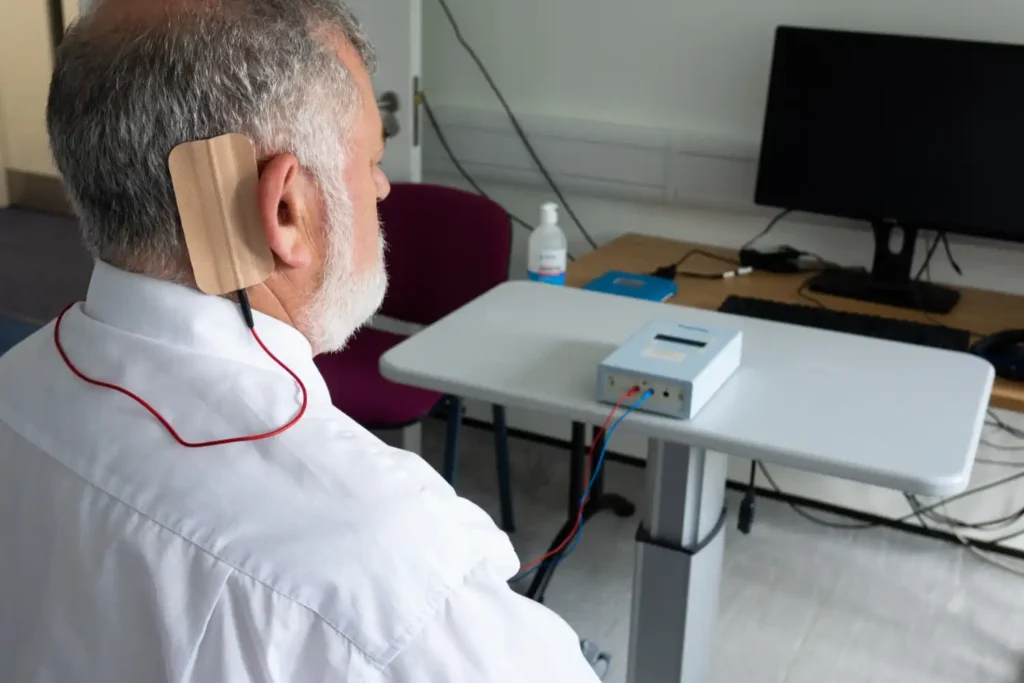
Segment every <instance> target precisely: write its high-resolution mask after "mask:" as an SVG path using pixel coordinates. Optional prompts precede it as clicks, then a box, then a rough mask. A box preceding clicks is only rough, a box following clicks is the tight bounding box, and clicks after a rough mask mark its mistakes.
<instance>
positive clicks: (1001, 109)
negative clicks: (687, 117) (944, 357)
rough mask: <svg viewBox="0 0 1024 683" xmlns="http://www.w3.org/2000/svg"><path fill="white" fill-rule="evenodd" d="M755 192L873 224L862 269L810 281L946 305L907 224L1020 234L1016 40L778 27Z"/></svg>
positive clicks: (829, 288) (932, 306)
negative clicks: (915, 269) (919, 276)
mask: <svg viewBox="0 0 1024 683" xmlns="http://www.w3.org/2000/svg"><path fill="white" fill-rule="evenodd" d="M755 201H756V202H757V203H758V204H761V205H766V206H774V207H779V208H784V209H792V210H795V211H806V212H812V213H819V214H828V215H832V216H840V217H844V218H852V219H862V220H865V221H870V222H871V224H872V225H873V226H874V236H875V257H874V264H873V268H872V270H871V271H864V270H829V271H826V272H823V273H821V274H820V275H818V276H816V277H815V278H813V280H812V281H811V282H810V283H809V287H810V289H811V290H812V291H817V292H821V293H826V294H834V295H838V296H844V297H850V298H856V299H862V300H867V301H875V302H879V303H886V304H890V305H896V306H902V307H907V308H915V309H921V310H926V311H930V312H935V313H944V312H948V311H949V310H950V309H952V308H953V306H955V305H956V302H957V300H958V299H959V293H958V292H957V291H955V290H952V289H949V288H946V287H940V286H937V285H933V284H930V283H925V282H917V281H915V280H914V279H913V278H912V275H911V268H912V266H913V258H914V245H915V242H916V241H917V234H918V231H919V230H937V231H946V232H951V233H961V234H965V235H977V236H982V237H991V238H996V239H1003V240H1010V241H1016V242H1024V46H1019V45H1002V44H994V43H979V42H967V41H958V40H946V39H937V38H914V37H908V36H897V35H882V34H871V33H855V32H848V31H831V30H819V29H808V28H796V27H780V28H779V29H778V31H777V33H776V37H775V51H774V58H773V60H772V69H771V83H770V86H769V92H768V104H767V108H766V113H765V121H764V134H763V137H762V145H761V158H760V162H759V167H758V176H757V191H756V196H755ZM901 235H902V238H903V239H902V243H899V242H900V240H899V239H898V237H899V236H901Z"/></svg>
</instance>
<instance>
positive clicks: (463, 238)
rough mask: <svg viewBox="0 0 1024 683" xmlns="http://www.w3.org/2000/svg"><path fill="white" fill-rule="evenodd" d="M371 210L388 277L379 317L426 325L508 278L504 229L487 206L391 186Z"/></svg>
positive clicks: (433, 188)
mask: <svg viewBox="0 0 1024 683" xmlns="http://www.w3.org/2000/svg"><path fill="white" fill-rule="evenodd" d="M379 211H380V217H381V223H382V225H383V232H384V238H385V240H386V242H387V253H386V256H385V258H386V261H387V269H388V278H389V285H388V293H387V296H386V297H385V299H384V305H383V306H382V307H381V310H380V312H381V313H382V314H383V315H386V316H388V317H390V318H395V319H398V320H403V321H405V322H409V323H415V324H418V325H429V324H431V323H433V322H435V321H437V320H439V319H440V318H443V317H444V316H446V315H448V314H449V313H451V312H452V311H454V310H456V309H457V308H459V307H461V306H464V305H465V304H467V303H469V302H470V301H472V300H473V299H475V298H476V297H478V296H480V295H481V294H483V293H484V292H486V291H487V290H489V289H491V288H492V287H495V286H496V285H498V284H500V283H502V282H504V281H505V280H507V279H508V267H509V257H510V256H511V253H512V225H511V222H510V221H509V217H508V214H507V213H506V212H505V210H504V209H503V208H501V206H500V205H498V204H497V203H495V202H493V201H491V200H490V199H487V198H485V197H481V196H479V195H475V194H471V193H469V192H464V191H462V190H458V189H455V188H452V187H442V186H439V185H425V184H411V183H396V184H395V185H393V186H392V188H391V194H390V196H389V197H388V198H387V199H385V200H384V201H383V202H381V204H380V207H379Z"/></svg>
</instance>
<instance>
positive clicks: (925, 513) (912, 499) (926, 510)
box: [757, 462, 1024, 576]
mask: <svg viewBox="0 0 1024 683" xmlns="http://www.w3.org/2000/svg"><path fill="white" fill-rule="evenodd" d="M757 465H758V469H759V470H760V471H761V473H762V474H763V475H764V476H765V479H767V480H768V483H769V485H770V486H771V487H772V489H773V490H774V491H775V492H776V493H777V494H779V495H781V496H786V495H787V494H786V493H785V492H784V491H783V490H782V489H781V488H780V487H779V485H778V484H777V483H775V480H774V479H773V478H772V476H771V474H770V473H769V472H768V469H767V468H766V467H765V466H764V464H763V463H761V462H758V463H757ZM1022 478H1024V472H1021V473H1017V474H1014V475H1011V476H1009V477H1005V478H1003V479H999V480H996V481H994V482H990V483H988V484H984V485H981V486H977V487H975V488H973V489H968V490H967V491H964V492H962V493H959V494H957V495H955V496H950V497H949V498H944V499H942V500H940V501H938V502H936V503H932V504H929V505H922V504H921V503H920V501H919V500H918V499H917V497H916V496H913V495H911V494H906V493H905V494H903V495H904V498H905V499H906V501H907V504H908V505H909V506H910V509H911V512H910V514H908V515H904V516H903V517H899V518H896V519H891V520H886V522H881V521H879V522H855V523H843V522H830V521H828V520H823V519H821V518H818V517H816V516H814V515H812V514H810V513H808V512H807V511H806V510H803V509H802V508H801V507H800V506H798V505H796V504H794V503H787V504H788V505H789V507H790V508H791V509H792V510H793V511H794V512H795V513H797V514H798V515H800V516H801V517H803V518H804V519H806V520H808V521H810V522H813V523H814V524H817V525H819V526H824V527H828V528H832V529H840V530H844V531H862V530H866V529H872V528H875V527H879V526H882V525H883V524H885V523H890V524H891V523H901V522H906V521H908V520H910V519H917V520H918V522H919V523H920V524H921V526H922V527H923V528H925V529H930V528H931V527H929V525H928V523H927V522H926V521H925V518H926V517H928V518H931V515H932V513H933V512H934V511H935V510H937V509H938V508H941V507H944V506H945V505H946V504H948V503H952V502H954V501H957V500H962V499H964V498H967V497H968V496H973V495H975V494H978V493H982V492H984V491H988V490H990V489H993V488H996V487H997V486H1002V485H1004V484H1008V483H1010V482H1013V481H1017V480H1018V479H1022ZM935 516H936V517H937V518H938V519H945V520H952V518H950V517H948V516H947V515H944V514H942V513H938V514H936V515H935ZM1020 519H1024V509H1021V510H1019V511H1018V512H1015V513H1012V514H1010V515H1007V516H1006V517H1003V518H1000V519H998V520H991V521H989V522H978V523H963V524H960V523H959V521H957V526H952V525H949V524H945V523H942V522H939V524H940V527H949V528H945V529H943V530H945V531H947V532H948V533H952V534H953V536H954V537H955V538H956V539H957V540H958V541H959V542H960V543H961V544H963V545H964V546H965V547H966V548H968V549H969V550H970V551H971V552H972V553H974V554H975V555H976V556H977V557H979V558H980V559H982V560H984V561H985V562H988V563H990V564H992V565H995V566H997V567H999V568H1001V569H1004V570H1006V571H1009V572H1012V573H1014V574H1019V575H1022V576H1024V566H1021V567H1016V566H1014V565H1012V564H1009V563H1007V562H1005V561H1002V560H1001V558H998V557H995V556H994V555H992V554H991V553H987V552H985V551H984V550H981V549H980V548H978V547H977V545H976V543H975V542H974V541H972V540H971V539H969V538H967V537H965V536H964V535H963V534H962V533H960V529H962V528H970V529H977V530H981V529H982V528H984V527H986V526H987V527H989V530H996V529H998V528H1005V527H999V526H998V525H999V524H1005V525H1006V526H1010V525H1012V524H1013V523H1014V522H1015V521H1019V520H1020ZM1019 536H1024V529H1022V530H1019V531H1015V532H1013V533H1009V534H1006V535H1004V536H1000V537H998V538H995V539H991V540H988V541H986V542H987V543H989V544H994V545H999V544H1001V543H1005V542H1006V541H1009V540H1013V539H1015V538H1017V537H1019Z"/></svg>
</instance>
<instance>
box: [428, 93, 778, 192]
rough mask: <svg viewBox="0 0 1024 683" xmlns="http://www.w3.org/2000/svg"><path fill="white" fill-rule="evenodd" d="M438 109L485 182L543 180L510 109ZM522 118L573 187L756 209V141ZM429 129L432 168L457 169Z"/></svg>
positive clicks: (559, 176) (463, 157)
mask: <svg viewBox="0 0 1024 683" xmlns="http://www.w3.org/2000/svg"><path fill="white" fill-rule="evenodd" d="M434 111H435V114H436V115H437V118H438V121H439V123H440V126H441V128H442V131H443V132H444V134H445V137H446V138H447V140H448V142H449V143H450V145H451V147H452V149H453V151H454V153H455V155H456V157H458V159H459V161H460V162H462V164H463V165H464V166H465V167H466V169H467V171H468V172H469V173H470V174H472V175H473V176H474V177H475V178H477V179H478V180H481V181H492V182H499V183H510V184H526V185H537V184H541V183H543V178H542V176H541V175H540V172H539V171H538V170H537V169H536V166H535V164H534V163H533V161H532V160H531V159H530V157H529V156H528V155H527V153H526V151H525V150H524V148H523V145H522V142H521V141H520V140H519V138H518V137H517V136H516V134H515V132H514V131H513V129H512V128H511V126H510V125H509V122H508V119H507V117H506V116H505V114H504V113H502V112H494V111H486V110H478V109H470V108H464V107H446V106H441V105H434ZM519 118H520V122H521V123H522V125H523V128H524V129H525V130H526V132H527V135H528V136H529V138H530V141H531V142H532V143H533V146H534V147H535V148H536V149H537V151H538V154H539V155H540V157H541V160H542V161H543V162H544V164H545V166H547V167H548V170H549V171H550V172H551V174H552V176H553V177H554V178H555V180H556V181H557V182H558V183H559V184H560V185H562V186H563V187H564V188H565V189H566V190H569V191H576V192H582V193H585V194H591V195H597V196H601V197H611V198H619V199H630V200H640V201H657V202H661V203H668V204H680V205H686V206H698V207H707V208H716V209H727V210H749V209H752V208H753V207H754V204H753V197H754V181H755V179H756V175H757V154H758V145H757V143H755V142H751V141H743V140H723V139H714V138H710V137H708V136H706V135H702V134H699V133H687V132H683V131H677V130H670V129H665V128H655V127H648V126H638V125H628V124H612V123H604V122H598V121H587V120H577V119H568V118H560V117H552V116H529V115H524V116H520V117H519ZM424 129H425V130H424V148H423V168H424V171H425V172H428V173H440V174H449V175H450V174H452V173H455V167H454V166H453V164H452V163H451V161H450V160H449V158H448V156H447V154H446V153H445V151H444V149H443V148H442V146H441V144H440V142H439V141H438V139H437V136H436V134H435V133H434V131H433V129H432V128H431V127H430V126H424Z"/></svg>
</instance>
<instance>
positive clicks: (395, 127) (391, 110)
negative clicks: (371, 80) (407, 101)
mask: <svg viewBox="0 0 1024 683" xmlns="http://www.w3.org/2000/svg"><path fill="white" fill-rule="evenodd" d="M377 109H379V110H380V118H381V121H383V123H384V137H385V138H387V139H389V140H390V139H391V138H393V137H395V136H396V135H398V134H399V133H400V132H401V130H402V126H401V125H400V124H399V123H398V111H399V109H401V104H400V103H399V101H398V95H397V94H395V92H394V91H392V90H389V91H387V92H385V93H383V94H381V95H380V96H379V97H378V98H377Z"/></svg>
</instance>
